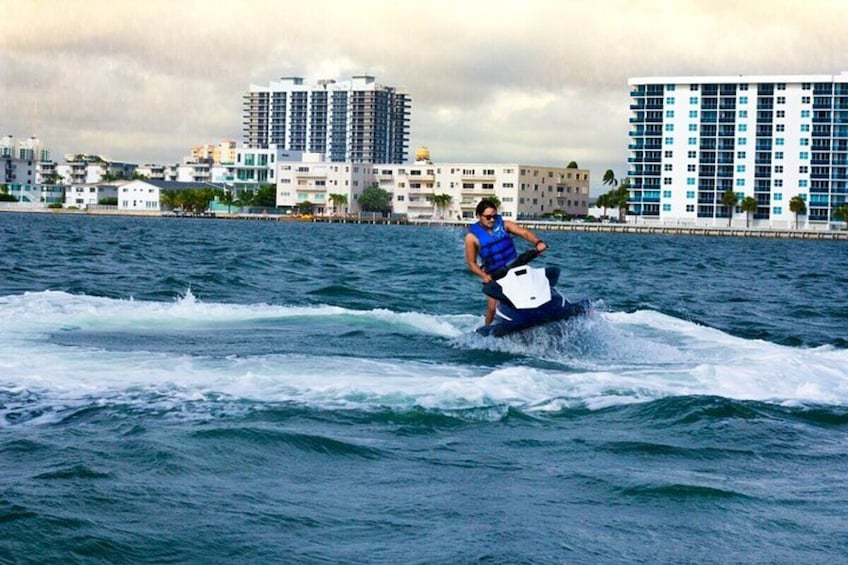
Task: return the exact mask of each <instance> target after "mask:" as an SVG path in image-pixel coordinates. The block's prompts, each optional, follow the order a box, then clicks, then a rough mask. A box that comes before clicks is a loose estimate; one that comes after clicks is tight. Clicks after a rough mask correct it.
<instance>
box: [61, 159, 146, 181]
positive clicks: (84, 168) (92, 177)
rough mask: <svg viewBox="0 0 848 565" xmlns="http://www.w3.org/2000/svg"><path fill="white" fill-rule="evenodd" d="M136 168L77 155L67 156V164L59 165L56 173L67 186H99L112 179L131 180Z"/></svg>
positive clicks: (133, 165) (130, 165) (132, 164)
mask: <svg viewBox="0 0 848 565" xmlns="http://www.w3.org/2000/svg"><path fill="white" fill-rule="evenodd" d="M136 167H137V165H136V164H134V163H123V162H120V161H111V160H109V159H107V158H106V157H103V156H102V155H87V154H82V153H77V154H68V155H65V164H64V165H57V166H56V172H57V173H58V174H59V176H61V177H62V179H63V181H64V182H65V183H66V184H97V183H100V182H104V180H107V181H108V180H109V179H110V178H116V179H131V178H132V177H133V173H134V172H135V169H136Z"/></svg>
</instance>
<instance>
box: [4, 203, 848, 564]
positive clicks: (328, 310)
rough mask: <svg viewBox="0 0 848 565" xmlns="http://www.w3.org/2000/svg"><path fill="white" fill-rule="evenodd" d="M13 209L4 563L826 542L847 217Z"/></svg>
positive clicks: (621, 552) (835, 498)
mask: <svg viewBox="0 0 848 565" xmlns="http://www.w3.org/2000/svg"><path fill="white" fill-rule="evenodd" d="M462 237H463V231H462V230H460V229H457V228H414V227H406V226H360V225H312V224H288V223H285V224H278V223H272V222H238V221H227V222H224V221H212V220H190V219H134V218H110V217H102V218H92V217H86V216H64V215H62V216H59V215H40V214H37V215H36V214H33V215H17V214H8V213H7V214H0V249H2V253H0V340H2V341H0V344H2V347H0V562H2V563H30V562H50V563H55V562H62V563H73V562H80V563H88V562H157V563H161V562H180V563H182V562H203V563H213V562H215V563H231V562H263V563H264V562H298V563H301V562H302V563H326V562H332V563H336V562H346V563H354V562H380V563H401V562H402V563H476V562H483V563H517V562H524V563H528V562H529V563H597V562H645V563H727V562H746V563H748V562H755V563H801V562H803V563H825V562H827V563H832V562H834V561H838V560H840V559H842V558H844V555H845V554H846V553H848V527H846V526H845V522H846V518H848V510H846V508H848V455H846V452H848V292H846V286H848V270H846V268H845V265H846V264H848V262H846V259H848V247H846V246H845V244H844V242H819V241H812V242H810V241H793V240H776V241H775V240H745V239H731V238H697V237H681V236H677V237H675V236H660V235H656V236H653V235H625V234H582V233H560V232H549V233H545V240H546V241H547V242H548V243H549V245H550V246H551V249H550V251H549V252H548V253H547V254H546V257H545V259H546V262H548V263H550V264H558V265H560V266H561V267H562V268H563V277H562V279H561V283H560V288H561V290H563V291H564V292H565V294H566V295H568V296H571V297H573V298H578V297H582V296H587V297H589V298H591V299H592V300H593V301H594V304H595V309H596V311H595V313H594V315H592V316H590V317H588V318H585V319H582V320H576V321H575V320H573V321H571V322H569V323H566V324H559V325H554V326H548V327H545V328H538V329H535V330H533V331H531V332H528V333H526V334H524V335H521V336H516V337H512V338H506V339H501V340H499V339H495V338H482V337H480V336H477V335H476V334H474V333H473V330H474V328H475V327H476V326H477V325H478V324H479V323H480V322H481V321H482V311H483V308H484V300H483V298H482V295H481V294H479V284H478V282H477V280H476V279H475V278H474V277H473V276H472V275H470V274H468V273H467V271H466V269H465V266H464V263H463V253H462Z"/></svg>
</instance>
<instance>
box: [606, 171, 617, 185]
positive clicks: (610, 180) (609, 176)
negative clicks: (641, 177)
mask: <svg viewBox="0 0 848 565" xmlns="http://www.w3.org/2000/svg"><path fill="white" fill-rule="evenodd" d="M616 184H618V179H617V178H615V173H614V172H613V170H612V169H607V172H605V173H604V185H609V186H610V187H614V186H615V185H616Z"/></svg>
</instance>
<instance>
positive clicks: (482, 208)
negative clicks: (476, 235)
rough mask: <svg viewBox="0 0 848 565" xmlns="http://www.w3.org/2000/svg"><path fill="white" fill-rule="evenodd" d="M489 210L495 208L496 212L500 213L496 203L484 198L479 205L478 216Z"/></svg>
mask: <svg viewBox="0 0 848 565" xmlns="http://www.w3.org/2000/svg"><path fill="white" fill-rule="evenodd" d="M487 208H494V209H495V212H497V211H498V207H497V206H496V205H495V203H494V202H492V201H491V200H489V199H488V198H484V199H483V200H481V201H480V203H479V204H477V210H476V212H477V215H478V216H479V215H480V214H482V213H483V212H485V211H486V209H487Z"/></svg>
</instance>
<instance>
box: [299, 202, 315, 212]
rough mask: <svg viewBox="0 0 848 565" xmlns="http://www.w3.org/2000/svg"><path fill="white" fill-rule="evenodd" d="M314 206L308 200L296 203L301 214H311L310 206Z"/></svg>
mask: <svg viewBox="0 0 848 565" xmlns="http://www.w3.org/2000/svg"><path fill="white" fill-rule="evenodd" d="M314 207H315V205H314V204H313V203H312V202H310V201H309V200H304V201H303V202H298V203H297V211H298V212H300V213H301V214H310V215H311V214H312V208H314Z"/></svg>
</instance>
